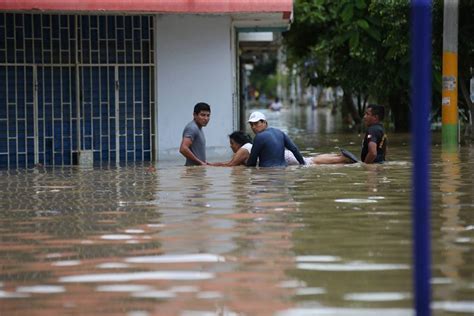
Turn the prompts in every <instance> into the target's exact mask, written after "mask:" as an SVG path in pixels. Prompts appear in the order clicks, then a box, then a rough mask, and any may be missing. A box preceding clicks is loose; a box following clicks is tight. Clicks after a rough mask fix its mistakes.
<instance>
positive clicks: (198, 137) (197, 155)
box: [179, 102, 211, 166]
mask: <svg viewBox="0 0 474 316" xmlns="http://www.w3.org/2000/svg"><path fill="white" fill-rule="evenodd" d="M210 117H211V107H210V106H209V104H207V103H204V102H199V103H198V104H196V105H195V106H194V113H193V120H192V121H191V122H189V123H188V124H187V125H186V127H185V128H184V130H183V139H182V140H181V146H180V147H179V152H180V153H181V154H182V155H183V156H184V157H185V158H186V164H185V166H199V165H206V137H205V136H204V132H203V131H202V127H203V126H206V125H207V123H209V119H210Z"/></svg>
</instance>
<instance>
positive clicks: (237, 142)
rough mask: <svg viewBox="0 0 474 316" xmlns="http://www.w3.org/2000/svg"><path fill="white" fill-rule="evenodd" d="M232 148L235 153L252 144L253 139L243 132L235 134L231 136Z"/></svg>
mask: <svg viewBox="0 0 474 316" xmlns="http://www.w3.org/2000/svg"><path fill="white" fill-rule="evenodd" d="M229 142H230V148H231V149H232V151H233V152H234V153H235V152H237V150H239V148H240V147H242V146H243V145H245V144H247V143H252V138H250V136H249V135H247V134H245V133H244V132H241V131H236V132H233V133H232V134H230V135H229Z"/></svg>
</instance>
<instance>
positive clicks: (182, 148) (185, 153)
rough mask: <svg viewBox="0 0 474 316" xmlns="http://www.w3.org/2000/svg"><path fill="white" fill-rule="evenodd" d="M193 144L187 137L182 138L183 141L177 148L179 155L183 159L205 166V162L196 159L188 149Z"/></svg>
mask: <svg viewBox="0 0 474 316" xmlns="http://www.w3.org/2000/svg"><path fill="white" fill-rule="evenodd" d="M192 144H193V141H192V140H191V138H188V137H183V140H182V141H181V146H179V152H180V153H181V155H183V156H184V157H186V158H188V159H190V160H192V161H194V162H196V163H198V164H200V165H205V164H206V162H204V161H202V160H200V159H199V158H198V157H196V156H195V155H194V154H193V152H192V151H191V149H189V147H191V145H192Z"/></svg>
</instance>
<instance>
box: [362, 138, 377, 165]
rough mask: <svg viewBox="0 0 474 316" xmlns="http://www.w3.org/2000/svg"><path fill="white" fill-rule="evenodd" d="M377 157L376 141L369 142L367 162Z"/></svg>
mask: <svg viewBox="0 0 474 316" xmlns="http://www.w3.org/2000/svg"><path fill="white" fill-rule="evenodd" d="M375 158H377V144H376V143H375V142H369V145H368V152H367V156H365V160H364V162H365V163H373V162H374V160H375Z"/></svg>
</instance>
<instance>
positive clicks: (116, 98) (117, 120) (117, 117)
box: [114, 65, 120, 166]
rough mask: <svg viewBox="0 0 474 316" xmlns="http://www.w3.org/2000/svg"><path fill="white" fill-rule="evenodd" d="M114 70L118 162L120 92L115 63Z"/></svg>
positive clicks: (117, 159)
mask: <svg viewBox="0 0 474 316" xmlns="http://www.w3.org/2000/svg"><path fill="white" fill-rule="evenodd" d="M114 70H115V75H114V78H115V162H116V163H117V166H118V164H119V163H120V127H119V124H120V119H119V115H120V112H119V107H120V105H119V92H120V81H119V68H118V66H117V65H115V67H114Z"/></svg>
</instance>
